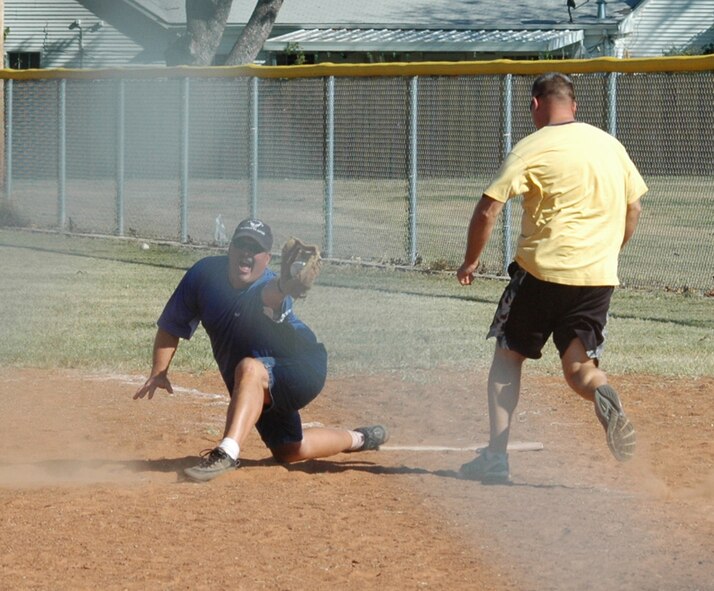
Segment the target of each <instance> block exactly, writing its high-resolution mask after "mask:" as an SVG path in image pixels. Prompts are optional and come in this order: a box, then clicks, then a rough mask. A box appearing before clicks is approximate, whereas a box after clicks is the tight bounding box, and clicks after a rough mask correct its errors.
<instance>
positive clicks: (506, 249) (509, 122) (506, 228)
mask: <svg viewBox="0 0 714 591" xmlns="http://www.w3.org/2000/svg"><path fill="white" fill-rule="evenodd" d="M503 82H504V105H503V157H504V158H505V157H506V156H507V155H508V154H509V153H510V151H511V147H512V142H513V138H512V132H513V75H512V74H506V77H505V78H504V81H503ZM511 231H512V230H511V200H510V199H509V200H508V201H506V204H505V205H504V207H503V246H502V250H503V274H504V275H507V274H508V265H509V264H510V262H511V259H512V258H513V251H512V248H511Z"/></svg>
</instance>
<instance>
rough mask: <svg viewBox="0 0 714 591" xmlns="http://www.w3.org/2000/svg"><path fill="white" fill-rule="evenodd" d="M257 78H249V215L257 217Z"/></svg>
mask: <svg viewBox="0 0 714 591" xmlns="http://www.w3.org/2000/svg"><path fill="white" fill-rule="evenodd" d="M258 98H259V94H258V78H251V79H250V217H253V218H256V217H258V139H259V135H258Z"/></svg>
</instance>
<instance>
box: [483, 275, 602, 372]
mask: <svg viewBox="0 0 714 591" xmlns="http://www.w3.org/2000/svg"><path fill="white" fill-rule="evenodd" d="M508 273H509V275H510V276H511V281H510V282H509V284H508V286H507V287H506V289H505V290H504V291H503V295H502V296H501V300H500V302H499V303H498V308H497V309H496V314H495V315H494V317H493V322H492V323H491V328H490V330H489V332H488V337H495V338H496V340H497V343H498V346H499V347H502V348H504V349H509V350H511V351H515V352H516V353H520V354H521V355H523V356H525V357H528V358H530V359H540V358H541V356H542V353H541V351H542V349H543V346H544V345H545V344H546V342H547V341H548V339H549V338H550V336H551V334H552V335H553V342H554V343H555V346H556V347H557V349H558V352H559V353H560V356H561V357H562V356H563V355H564V354H565V351H566V349H567V348H568V346H569V345H570V343H571V342H572V341H573V339H576V338H578V339H580V341H581V342H582V343H583V345H584V347H585V350H586V351H587V354H588V356H589V357H590V358H591V359H599V358H600V356H601V355H602V351H603V348H604V344H605V326H606V324H607V317H608V310H609V308H610V299H611V297H612V293H613V291H614V288H613V287H612V286H602V287H600V286H596V287H593V286H578V285H560V284H558V283H550V282H548V281H541V280H540V279H537V278H536V277H533V275H531V274H530V273H528V272H526V271H525V270H523V269H521V267H519V266H518V265H517V264H516V263H515V262H514V263H511V265H510V266H509V267H508ZM488 337H487V338H488Z"/></svg>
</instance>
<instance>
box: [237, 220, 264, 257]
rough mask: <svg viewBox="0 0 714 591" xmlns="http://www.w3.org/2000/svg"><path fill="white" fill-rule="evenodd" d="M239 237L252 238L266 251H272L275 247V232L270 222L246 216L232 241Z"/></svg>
mask: <svg viewBox="0 0 714 591" xmlns="http://www.w3.org/2000/svg"><path fill="white" fill-rule="evenodd" d="M239 238H250V239H252V240H254V241H255V242H257V243H258V244H259V245H260V248H262V249H263V250H264V251H265V252H270V249H271V248H273V232H272V230H271V229H270V226H269V225H268V224H265V223H263V222H262V221H261V220H257V219H255V218H246V219H244V220H243V221H242V222H241V223H240V224H238V227H237V228H236V230H235V232H233V238H232V239H231V242H235V241H236V240H238V239H239Z"/></svg>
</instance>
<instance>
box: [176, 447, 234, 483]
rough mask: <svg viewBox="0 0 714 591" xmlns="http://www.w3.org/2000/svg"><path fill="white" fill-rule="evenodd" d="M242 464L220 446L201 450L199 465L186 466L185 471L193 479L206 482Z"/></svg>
mask: <svg viewBox="0 0 714 591" xmlns="http://www.w3.org/2000/svg"><path fill="white" fill-rule="evenodd" d="M239 465H240V462H239V461H238V460H234V459H233V458H231V457H230V456H229V455H228V454H227V453H226V452H225V451H223V450H222V449H221V448H220V447H216V448H214V449H210V450H206V451H205V452H201V461H200V462H199V464H198V465H197V466H193V467H192V468H186V469H185V470H184V473H185V474H186V476H188V477H189V478H190V479H191V480H195V481H196V482H206V481H207V480H212V479H213V478H215V477H216V476H220V475H221V474H224V473H226V472H229V471H230V470H235V469H236V468H237V467H238V466H239Z"/></svg>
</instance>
